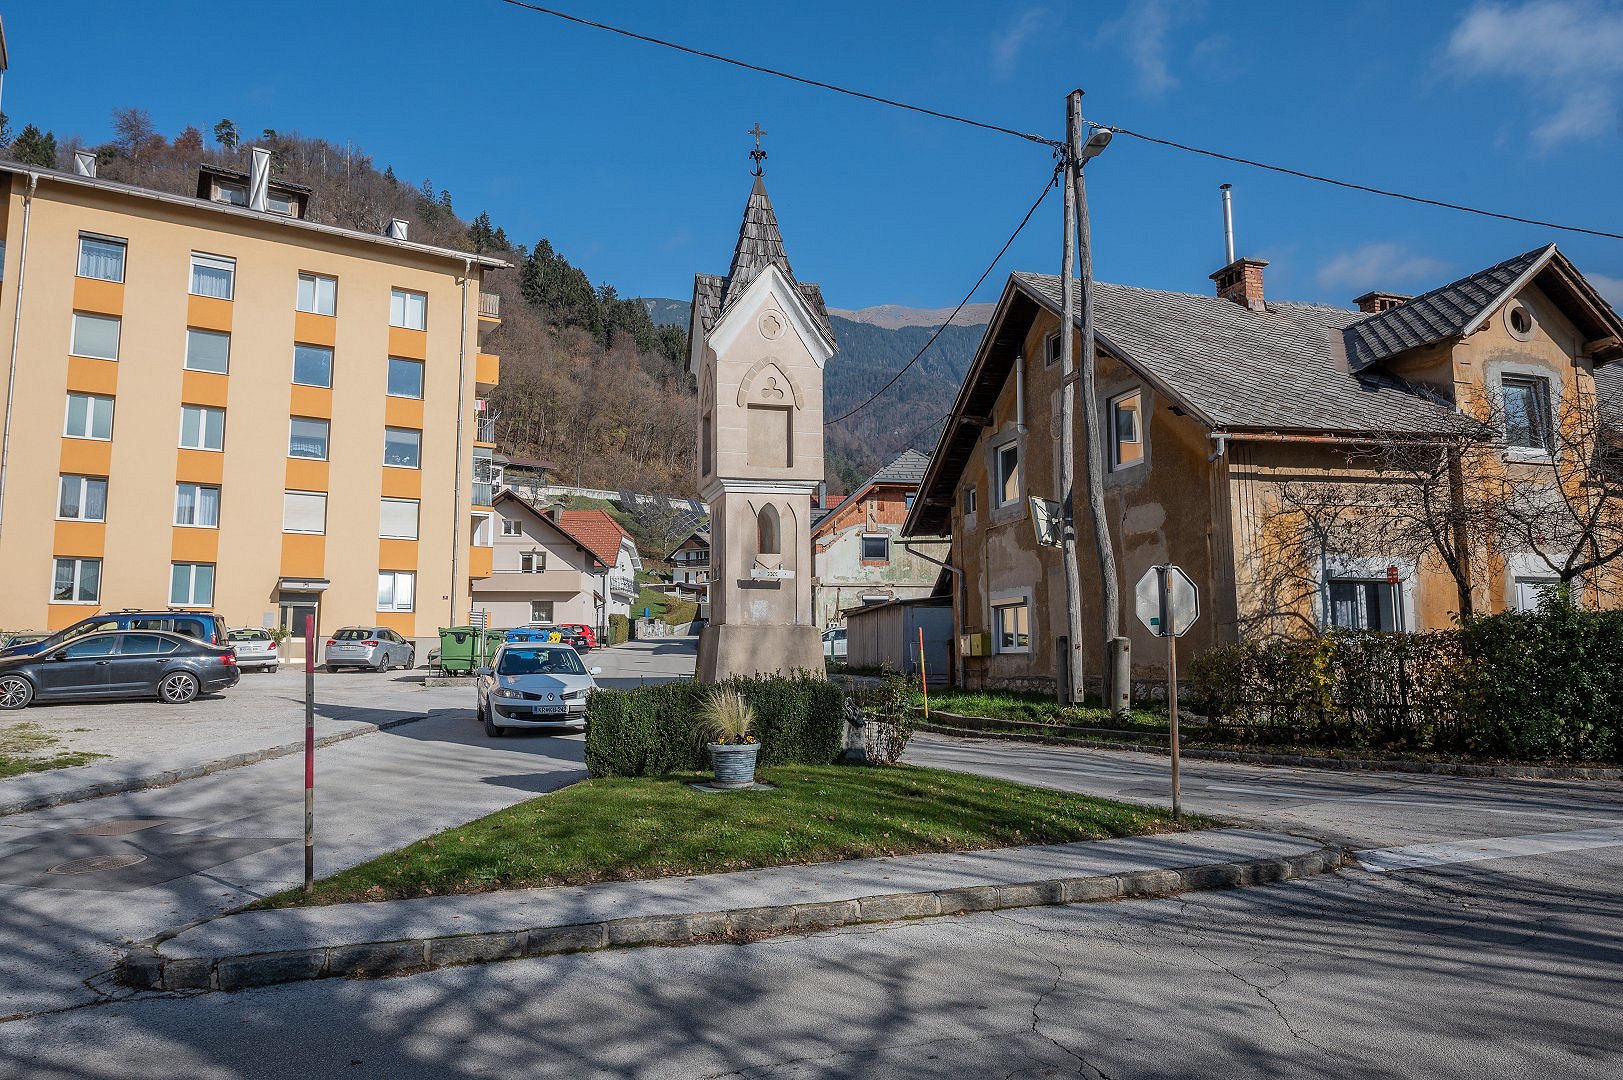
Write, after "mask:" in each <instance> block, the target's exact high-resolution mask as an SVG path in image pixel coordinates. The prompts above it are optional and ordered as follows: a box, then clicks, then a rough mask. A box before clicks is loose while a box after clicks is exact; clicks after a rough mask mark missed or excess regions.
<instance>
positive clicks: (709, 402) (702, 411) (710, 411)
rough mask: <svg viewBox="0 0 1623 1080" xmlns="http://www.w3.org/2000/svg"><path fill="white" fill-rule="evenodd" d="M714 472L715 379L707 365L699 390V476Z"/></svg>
mask: <svg viewBox="0 0 1623 1080" xmlns="http://www.w3.org/2000/svg"><path fill="white" fill-rule="evenodd" d="M715 471H716V379H715V376H714V375H713V374H711V371H710V367H709V365H708V364H707V365H705V369H704V379H703V382H702V384H701V386H700V388H699V475H700V476H712V475H714V474H715Z"/></svg>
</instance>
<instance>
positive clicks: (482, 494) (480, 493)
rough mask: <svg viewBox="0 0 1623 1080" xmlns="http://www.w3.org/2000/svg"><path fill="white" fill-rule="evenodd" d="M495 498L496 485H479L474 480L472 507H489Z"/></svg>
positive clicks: (479, 483) (478, 482)
mask: <svg viewBox="0 0 1623 1080" xmlns="http://www.w3.org/2000/svg"><path fill="white" fill-rule="evenodd" d="M495 497H496V485H495V484H487V483H481V482H480V481H478V480H475V481H474V482H473V505H475V506H490V505H491V500H492V499H494V498H495Z"/></svg>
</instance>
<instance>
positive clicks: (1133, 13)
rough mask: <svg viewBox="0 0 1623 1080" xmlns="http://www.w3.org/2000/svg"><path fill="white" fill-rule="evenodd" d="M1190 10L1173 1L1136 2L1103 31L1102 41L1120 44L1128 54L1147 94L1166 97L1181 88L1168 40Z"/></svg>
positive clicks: (1100, 29) (1142, 0)
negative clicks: (1173, 67)
mask: <svg viewBox="0 0 1623 1080" xmlns="http://www.w3.org/2000/svg"><path fill="white" fill-rule="evenodd" d="M1188 10H1189V9H1188V7H1187V5H1181V6H1177V7H1175V6H1174V4H1173V3H1172V2H1171V0H1136V2H1135V3H1133V4H1132V5H1131V6H1130V7H1128V9H1127V10H1126V11H1124V12H1122V13H1121V15H1120V16H1119V17H1118V18H1115V19H1112V20H1111V21H1110V22H1108V23H1106V24H1105V25H1104V26H1102V27H1100V28H1099V36H1100V38H1101V39H1103V40H1105V41H1113V42H1116V43H1117V44H1119V45H1121V46H1122V48H1123V50H1124V51H1125V52H1126V53H1127V58H1128V60H1130V61H1131V62H1132V65H1133V70H1134V72H1135V73H1136V74H1137V76H1138V85H1139V89H1141V90H1143V91H1144V92H1145V93H1146V94H1164V93H1166V92H1167V91H1168V90H1171V89H1172V88H1173V87H1175V86H1177V85H1178V77H1177V76H1176V75H1174V74H1173V73H1172V68H1171V65H1170V62H1169V59H1168V56H1167V37H1168V35H1169V34H1170V33H1171V31H1172V27H1173V24H1174V23H1176V22H1177V21H1178V19H1179V17H1180V16H1182V15H1186V14H1188ZM1175 12H1176V14H1175Z"/></svg>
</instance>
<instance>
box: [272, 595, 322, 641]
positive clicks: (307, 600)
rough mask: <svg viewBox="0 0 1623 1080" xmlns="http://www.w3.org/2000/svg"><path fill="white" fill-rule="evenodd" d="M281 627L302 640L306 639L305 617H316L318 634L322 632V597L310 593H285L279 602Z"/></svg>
mask: <svg viewBox="0 0 1623 1080" xmlns="http://www.w3.org/2000/svg"><path fill="white" fill-rule="evenodd" d="M279 606H280V608H281V623H280V625H281V627H282V629H284V630H286V631H287V632H288V633H290V634H292V635H293V636H294V637H295V638H298V639H299V640H300V641H303V640H304V619H305V616H307V615H314V616H315V617H316V634H317V636H320V634H321V597H320V595H319V594H316V595H312V594H310V593H283V594H282V596H281V601H280V604H279Z"/></svg>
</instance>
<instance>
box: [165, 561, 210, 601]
mask: <svg viewBox="0 0 1623 1080" xmlns="http://www.w3.org/2000/svg"><path fill="white" fill-rule="evenodd" d="M213 605H214V564H213V563H186V562H178V563H171V564H170V566H169V606H170V607H212V606H213Z"/></svg>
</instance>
